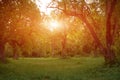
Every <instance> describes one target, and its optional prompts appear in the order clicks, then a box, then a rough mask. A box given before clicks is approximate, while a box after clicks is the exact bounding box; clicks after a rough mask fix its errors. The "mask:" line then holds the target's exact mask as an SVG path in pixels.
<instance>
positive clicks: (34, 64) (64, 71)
mask: <svg viewBox="0 0 120 80" xmlns="http://www.w3.org/2000/svg"><path fill="white" fill-rule="evenodd" d="M103 62H104V60H103V59H102V58H91V57H89V58H87V57H86V58H85V57H82V58H70V59H58V58H21V59H19V60H12V59H10V60H9V63H7V64H0V80H119V79H120V67H111V68H109V67H104V66H103Z"/></svg>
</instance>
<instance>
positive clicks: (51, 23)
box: [48, 20, 60, 32]
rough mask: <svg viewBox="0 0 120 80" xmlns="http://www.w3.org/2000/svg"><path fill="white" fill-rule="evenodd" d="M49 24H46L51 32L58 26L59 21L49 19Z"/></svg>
mask: <svg viewBox="0 0 120 80" xmlns="http://www.w3.org/2000/svg"><path fill="white" fill-rule="evenodd" d="M49 24H50V25H49V26H48V28H49V30H50V31H51V32H53V31H54V30H56V29H57V28H59V27H60V23H59V22H58V21H56V20H53V21H51V22H50V23H49Z"/></svg>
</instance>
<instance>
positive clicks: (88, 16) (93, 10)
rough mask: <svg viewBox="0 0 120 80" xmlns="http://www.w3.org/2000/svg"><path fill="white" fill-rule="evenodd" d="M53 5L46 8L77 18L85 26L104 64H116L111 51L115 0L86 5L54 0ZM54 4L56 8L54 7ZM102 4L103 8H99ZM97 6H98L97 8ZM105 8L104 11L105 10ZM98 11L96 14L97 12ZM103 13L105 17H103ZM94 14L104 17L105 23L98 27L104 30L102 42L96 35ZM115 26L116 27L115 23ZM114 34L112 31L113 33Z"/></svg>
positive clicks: (82, 1)
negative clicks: (104, 36)
mask: <svg viewBox="0 0 120 80" xmlns="http://www.w3.org/2000/svg"><path fill="white" fill-rule="evenodd" d="M53 3H54V4H50V5H49V6H48V8H55V9H57V10H60V11H61V12H62V13H64V14H66V15H67V16H75V17H77V18H79V19H80V20H81V21H82V22H83V24H85V26H86V28H87V29H88V30H89V32H90V34H91V36H92V37H93V39H94V42H95V43H96V44H97V46H98V47H99V49H100V50H101V54H102V55H103V56H104V59H105V63H106V64H109V65H112V64H115V63H116V61H117V60H116V56H115V52H114V50H113V49H112V45H113V43H114V42H113V38H114V36H113V34H112V30H113V29H112V28H113V27H114V26H113V25H112V23H113V22H112V20H113V21H114V19H113V17H112V16H113V12H114V9H115V6H116V4H117V0H109V1H108V0H106V1H104V0H103V1H99V0H98V1H95V2H92V3H87V2H86V1H84V0H81V1H79V0H61V1H58V0H54V1H53ZM55 4H56V6H55ZM102 4H104V5H105V6H102V7H101V6H100V5H102ZM97 5H98V6H97ZM105 7H106V9H105ZM97 11H98V12H97ZM104 13H105V15H104ZM94 14H97V16H101V15H102V16H103V17H105V19H104V18H102V19H103V20H104V21H105V25H100V26H104V29H105V30H106V33H104V34H105V35H106V38H105V39H104V41H103V42H105V45H104V43H103V42H102V40H101V37H100V35H98V34H97V32H96V29H95V27H97V25H95V23H96V22H95V21H96V20H97V19H96V18H98V17H95V15H94ZM115 25H117V24H116V23H115ZM113 32H114V31H113Z"/></svg>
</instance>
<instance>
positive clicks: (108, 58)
mask: <svg viewBox="0 0 120 80" xmlns="http://www.w3.org/2000/svg"><path fill="white" fill-rule="evenodd" d="M80 19H82V21H83V22H84V23H85V24H86V27H87V28H88V29H89V31H90V33H91V35H92V37H93V39H94V41H95V43H96V44H97V46H98V47H99V49H100V51H101V53H102V55H103V56H104V59H105V63H106V64H109V65H113V64H115V63H116V61H117V60H116V56H115V53H114V51H113V50H112V49H111V45H110V46H107V48H106V47H104V46H103V45H102V43H101V41H100V40H99V38H98V36H97V34H96V32H95V30H94V29H93V26H92V25H91V24H90V23H89V21H88V20H87V19H86V18H85V17H84V18H81V17H80ZM106 44H107V43H106Z"/></svg>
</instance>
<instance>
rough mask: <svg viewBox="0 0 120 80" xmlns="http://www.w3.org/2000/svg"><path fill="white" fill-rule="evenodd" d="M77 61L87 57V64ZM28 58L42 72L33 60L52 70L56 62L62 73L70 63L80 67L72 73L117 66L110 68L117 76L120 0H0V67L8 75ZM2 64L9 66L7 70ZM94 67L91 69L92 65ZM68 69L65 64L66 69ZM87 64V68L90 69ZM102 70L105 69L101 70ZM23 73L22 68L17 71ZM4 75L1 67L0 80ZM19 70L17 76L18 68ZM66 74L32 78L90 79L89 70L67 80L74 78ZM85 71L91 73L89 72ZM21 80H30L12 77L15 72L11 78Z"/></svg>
mask: <svg viewBox="0 0 120 80" xmlns="http://www.w3.org/2000/svg"><path fill="white" fill-rule="evenodd" d="M22 60H23V64H22ZM34 60H36V62H35V61H34ZM51 61H53V63H52V62H51ZM64 61H65V62H64ZM67 61H68V63H67ZM69 61H70V62H69ZM74 61H75V62H74ZM79 61H83V62H84V61H86V63H83V64H82V62H79ZM89 61H90V62H89ZM93 61H94V62H93ZM27 62H28V63H30V62H31V64H29V65H34V70H33V71H36V70H38V69H41V70H42V67H40V68H38V67H36V66H37V65H36V64H39V65H38V66H41V65H40V64H44V65H43V66H44V67H46V69H45V71H46V72H48V73H49V71H50V70H52V69H53V68H52V66H53V65H54V63H55V66H57V64H58V66H59V67H60V66H61V67H60V70H61V72H64V71H63V70H62V66H68V65H69V64H71V66H74V65H72V64H73V63H75V64H76V63H77V64H79V66H80V65H83V66H84V67H80V68H78V67H76V65H75V66H74V68H75V70H76V72H77V70H78V71H79V69H83V71H84V69H85V71H86V72H87V66H85V65H91V66H94V64H95V66H96V65H98V66H99V67H100V66H103V65H104V66H107V67H111V66H115V67H112V69H113V72H114V69H115V70H116V71H118V73H115V74H116V75H120V73H119V71H120V69H119V65H120V1H119V0H0V69H4V68H7V69H8V71H6V73H9V70H12V69H14V68H12V66H13V65H14V67H15V65H16V66H17V65H19V66H21V65H20V64H22V65H24V67H25V69H26V67H27V64H28V63H27ZM59 62H60V63H61V64H59ZM91 62H92V63H91ZM35 63H36V64H35ZM62 63H63V64H62ZM12 64H13V65H12ZM6 65H8V66H11V68H9V67H7V66H6ZM35 65H36V66H35ZM45 65H47V66H50V67H51V69H48V70H47V66H45ZM95 66H94V68H96V67H95ZM24 67H23V68H24ZM35 67H36V68H35ZM59 67H55V69H59ZM68 68H69V67H68ZM68 68H64V69H65V71H67V70H66V69H68ZM89 68H90V69H91V67H88V69H89ZM70 69H71V67H70ZM100 69H102V70H103V69H104V68H100ZM16 70H17V67H16ZM93 70H96V69H93ZM24 71H26V70H23V72H21V73H24ZM96 71H97V70H96ZM103 71H104V70H103ZM15 72H16V71H15ZM43 72H44V71H43ZM53 72H54V73H56V72H57V71H55V70H54V71H53ZM59 72H60V71H58V73H59ZM71 72H73V73H75V72H74V69H71ZM86 72H85V74H86ZM2 73H3V74H5V72H4V71H3V72H2V71H0V77H1V76H2V77H1V78H0V80H3V79H4V78H5V76H4V75H3V74H2ZM17 73H19V74H21V73H20V72H16V74H17ZM30 73H31V71H30ZM39 73H40V71H38V73H35V74H36V76H37V75H38V74H39ZM64 73H65V76H63V75H62V77H65V78H60V79H58V78H55V79H54V78H52V77H50V76H48V75H47V76H45V77H43V76H42V78H41V77H39V78H38V77H37V79H36V78H35V80H88V79H89V77H87V78H85V76H87V74H86V75H83V79H81V78H80V77H78V76H77V77H78V78H75V76H76V75H75V76H74V74H72V76H74V78H71V79H69V78H70V77H72V76H70V75H69V76H68V75H67V73H69V72H67V73H66V72H64ZM88 73H90V75H91V71H88ZM93 73H94V71H93ZM111 73H112V72H111ZM1 74H2V75H1ZM41 74H42V73H41ZM44 74H45V73H44ZM44 74H42V75H44ZM50 74H51V72H50ZM56 74H57V73H56ZM75 74H77V73H75ZM79 74H82V73H81V72H80V73H79ZM83 74H84V73H83ZM102 74H103V73H101V75H102ZM5 75H6V74H5ZM21 75H22V74H21ZM26 75H27V73H26ZM28 75H29V74H28ZM30 75H31V74H30ZM30 75H29V76H30ZM88 75H89V74H88ZM6 76H9V75H6ZM17 76H18V75H17ZM56 76H57V75H56ZM66 76H68V77H69V78H68V77H67V78H66ZM108 76H109V75H108ZM113 76H115V75H113ZM22 77H23V76H22ZM99 77H100V76H99ZM119 78H120V77H118V76H116V77H115V78H114V77H113V78H100V79H97V78H96V77H93V78H91V80H118V79H119ZM21 79H23V80H31V79H32V78H31V79H29V78H27V77H25V78H24V77H23V78H16V79H15V76H14V78H11V79H10V80H21ZM5 80H9V78H8V79H5ZM33 80H34V79H33Z"/></svg>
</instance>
